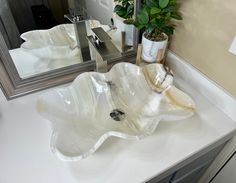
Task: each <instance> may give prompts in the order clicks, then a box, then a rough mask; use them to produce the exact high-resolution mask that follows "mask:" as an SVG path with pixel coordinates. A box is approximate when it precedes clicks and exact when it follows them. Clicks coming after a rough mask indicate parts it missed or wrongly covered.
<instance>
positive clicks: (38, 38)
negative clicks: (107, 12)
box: [21, 20, 109, 59]
mask: <svg viewBox="0 0 236 183" xmlns="http://www.w3.org/2000/svg"><path fill="white" fill-rule="evenodd" d="M99 26H102V25H101V24H100V23H99V21H96V20H88V21H86V27H87V32H88V35H90V34H91V28H95V27H99ZM103 27H109V26H105V25H104V26H103ZM21 38H22V39H23V40H24V41H25V42H24V43H22V45H21V48H22V49H24V50H25V51H27V52H28V53H30V54H32V55H34V56H36V57H38V58H41V59H68V58H72V57H79V56H81V51H80V48H78V47H76V45H77V42H76V36H75V29H74V25H73V24H61V25H58V26H55V27H53V28H51V29H48V30H33V31H28V32H25V33H23V34H22V35H21Z"/></svg>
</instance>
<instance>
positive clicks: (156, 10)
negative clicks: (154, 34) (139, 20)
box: [150, 7, 161, 15]
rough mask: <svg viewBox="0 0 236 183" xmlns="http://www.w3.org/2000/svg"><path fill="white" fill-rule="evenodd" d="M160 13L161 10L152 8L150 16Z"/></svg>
mask: <svg viewBox="0 0 236 183" xmlns="http://www.w3.org/2000/svg"><path fill="white" fill-rule="evenodd" d="M160 12H161V9H159V8H157V7H152V8H151V12H150V14H151V15H154V14H158V13H160Z"/></svg>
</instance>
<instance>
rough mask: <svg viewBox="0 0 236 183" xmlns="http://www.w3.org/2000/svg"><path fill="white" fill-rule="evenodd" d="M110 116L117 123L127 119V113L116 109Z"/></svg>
mask: <svg viewBox="0 0 236 183" xmlns="http://www.w3.org/2000/svg"><path fill="white" fill-rule="evenodd" d="M110 116H111V118H112V119H114V120H115V121H122V120H123V119H124V118H125V112H123V111H122V110H120V109H114V110H112V111H111V113H110Z"/></svg>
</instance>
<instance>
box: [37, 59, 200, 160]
mask: <svg viewBox="0 0 236 183" xmlns="http://www.w3.org/2000/svg"><path fill="white" fill-rule="evenodd" d="M37 108H38V111H39V113H40V114H41V115H42V116H43V117H44V118H46V119H48V120H50V121H51V122H52V128H53V135H52V139H51V148H52V151H53V152H55V153H56V154H57V155H58V156H59V157H60V158H61V159H63V160H80V159H82V158H85V157H87V156H89V155H91V154H92V153H94V152H95V151H96V150H97V149H98V148H99V147H100V146H101V144H102V143H103V142H104V141H105V140H106V139H107V138H108V137H110V136H116V137H120V138H124V139H133V140H137V139H142V138H144V137H146V136H148V135H151V134H152V133H153V132H154V131H155V129H156V127H157V126H158V123H159V122H160V120H180V119H184V118H187V117H190V116H191V115H193V114H194V110H195V104H194V102H193V100H192V99H191V98H190V97H189V96H188V95H187V94H185V93H184V92H182V91H181V90H179V89H177V88H176V87H175V86H173V77H172V74H171V72H169V71H168V70H167V69H165V68H164V67H163V65H161V64H150V65H148V66H145V67H143V68H141V67H139V66H136V65H133V64H130V63H119V64H116V65H115V66H113V68H112V69H111V70H110V71H109V72H108V73H105V74H103V73H97V72H87V73H83V74H81V75H79V76H78V77H77V78H76V79H75V80H74V82H73V83H72V84H71V85H70V86H68V87H64V88H60V89H55V90H53V91H50V92H47V93H44V94H43V95H42V96H41V97H40V98H39V99H38V103H37Z"/></svg>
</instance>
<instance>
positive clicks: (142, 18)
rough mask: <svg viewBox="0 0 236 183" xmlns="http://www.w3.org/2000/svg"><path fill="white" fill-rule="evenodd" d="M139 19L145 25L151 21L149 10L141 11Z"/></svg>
mask: <svg viewBox="0 0 236 183" xmlns="http://www.w3.org/2000/svg"><path fill="white" fill-rule="evenodd" d="M137 20H138V22H139V23H140V24H142V25H145V24H147V23H148V21H149V16H148V12H147V11H146V9H143V11H141V12H140V14H138V15H137Z"/></svg>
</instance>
